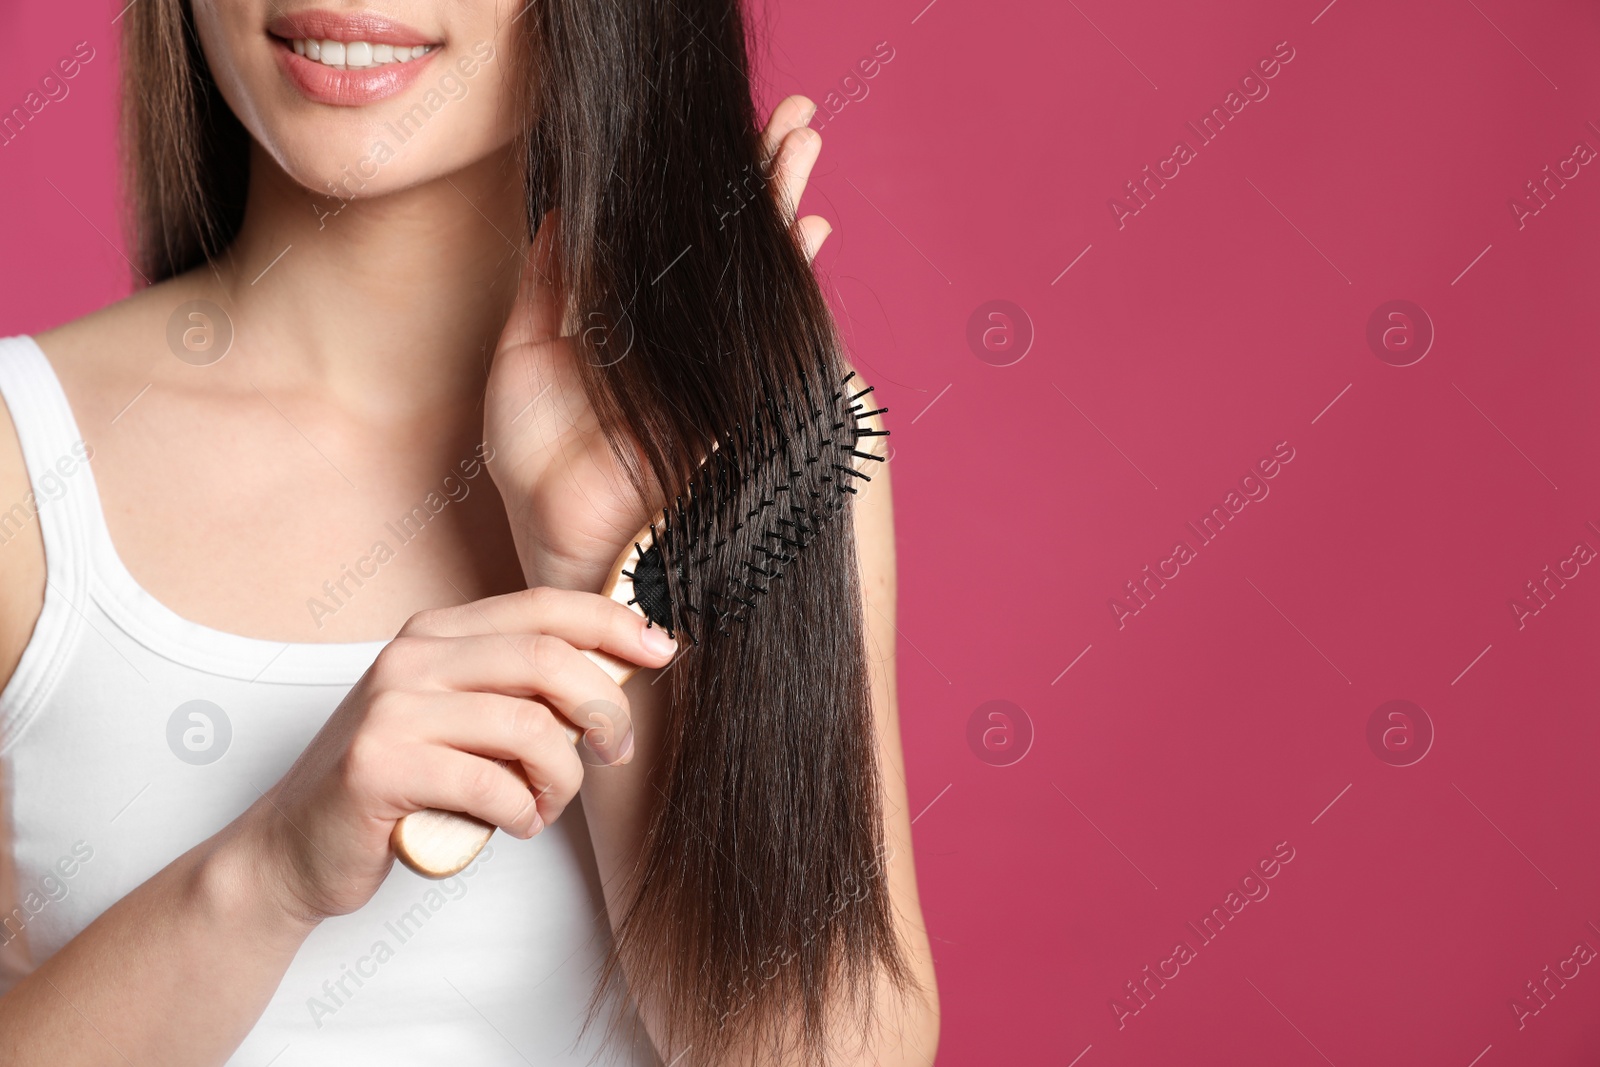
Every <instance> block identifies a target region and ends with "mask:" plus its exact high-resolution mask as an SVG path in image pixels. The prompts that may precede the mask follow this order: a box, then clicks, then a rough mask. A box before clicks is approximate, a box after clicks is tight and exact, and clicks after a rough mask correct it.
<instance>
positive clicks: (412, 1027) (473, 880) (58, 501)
mask: <svg viewBox="0 0 1600 1067" xmlns="http://www.w3.org/2000/svg"><path fill="white" fill-rule="evenodd" d="M0 398H3V400H4V402H5V403H6V405H7V406H8V407H9V409H10V412H11V417H12V420H13V421H14V422H15V424H16V428H17V434H18V436H19V437H20V439H21V442H22V452H23V456H24V459H25V460H26V463H27V467H28V472H29V478H30V480H31V483H32V487H33V492H32V494H31V495H30V497H29V498H27V499H25V500H21V501H9V500H7V501H0V552H3V551H5V545H6V543H7V542H9V541H10V540H11V539H13V538H14V537H15V536H16V534H17V531H18V529H19V524H25V523H30V522H37V523H39V525H40V529H41V532H42V535H43V539H44V548H45V560H46V567H47V575H48V579H49V584H48V586H47V587H46V591H45V598H44V610H43V612H42V614H41V615H40V617H39V621H38V624H37V625H36V626H35V628H34V631H33V636H32V638H31V639H30V640H29V642H28V646H27V648H26V650H25V651H24V652H23V655H22V660H21V663H20V664H19V666H18V668H17V671H16V674H15V675H14V676H13V677H12V678H11V680H10V682H9V683H8V684H7V685H6V687H5V689H4V690H3V691H0V993H4V992H5V991H6V990H8V989H10V988H11V987H12V986H13V985H15V984H16V983H17V981H18V980H19V979H20V978H21V977H22V976H23V975H25V974H27V973H28V972H29V971H31V970H32V969H33V968H34V967H37V966H38V965H39V963H40V962H41V961H43V960H45V959H47V958H49V956H50V955H51V954H52V953H54V952H55V951H57V950H58V949H60V948H61V947H62V946H63V945H65V944H66V943H67V942H68V941H70V940H71V939H72V938H73V937H75V936H76V935H77V934H78V933H79V932H80V931H82V930H83V929H84V927H86V926H88V925H89V923H90V922H91V921H92V920H93V919H94V918H95V917H96V916H97V915H99V914H100V913H101V912H103V911H105V910H106V909H107V908H108V907H110V906H111V904H112V903H114V902H115V901H116V900H118V899H119V898H120V897H122V896H124V895H126V894H127V893H128V892H129V891H130V890H132V889H134V888H135V887H136V886H138V885H139V884H140V883H141V882H143V881H145V880H146V879H147V878H149V877H150V876H151V875H153V874H154V873H156V871H158V870H160V869H161V868H162V867H164V866H166V865H167V864H168V863H170V862H171V861H172V860H174V859H176V858H177V857H178V856H180V855H181V854H183V853H184V852H186V851H187V850H188V849H189V848H191V847H192V846H194V845H195V844H197V843H198V842H200V841H202V840H204V839H205V838H207V837H209V836H211V835H212V834H213V833H215V832H216V831H217V830H219V829H221V828H222V827H223V826H224V825H226V824H227V823H228V822H230V821H231V820H232V819H234V818H235V817H236V816H238V815H239V814H240V813H241V812H243V811H244V810H245V809H246V808H247V807H249V806H250V805H251V804H252V803H254V802H255V801H256V800H257V799H258V797H259V796H260V794H259V793H258V790H264V789H266V788H268V787H269V786H270V785H272V783H274V782H276V781H277V780H278V779H279V778H280V777H281V776H282V775H283V773H284V772H285V771H286V770H287V769H288V768H289V765H290V764H291V763H293V762H294V760H295V758H296V756H298V755H299V753H300V752H301V750H302V749H303V748H304V747H305V746H306V744H307V743H309V742H310V740H311V738H312V736H313V735H314V734H315V733H316V732H317V730H318V728H319V727H321V725H322V723H323V721H324V720H325V719H326V718H327V717H328V715H329V714H330V713H331V712H332V711H333V709H334V708H335V707H336V706H337V705H338V703H339V701H340V700H341V699H342V698H343V697H344V694H345V692H346V691H347V690H348V689H349V688H350V686H351V685H352V684H354V683H355V681H356V680H357V679H358V678H360V676H361V675H362V673H363V672H364V671H365V670H366V669H367V667H368V666H370V665H371V663H372V660H373V658H374V657H375V656H376V655H377V653H378V650H379V649H381V648H382V647H383V644H384V643H383V642H381V641H372V642H359V643H346V644H315V643H312V644H282V643H279V642H276V641H262V640H257V639H255V638H249V637H241V636H239V635H237V634H230V633H223V632H221V631H219V630H213V629H210V628H209V627H206V626H201V625H198V624H196V623H193V622H190V621H188V620H186V619H183V618H180V617H179V616H177V615H175V614H174V613H173V612H172V611H170V610H168V609H167V608H166V607H165V606H163V605H162V604H161V603H159V602H158V601H156V600H155V599H154V598H153V597H152V596H151V595H150V594H149V593H147V592H145V590H144V589H142V588H141V587H140V586H139V584H138V583H137V582H136V581H134V579H133V576H132V575H131V574H129V573H128V570H127V568H126V567H124V566H123V564H122V560H121V559H120V558H119V557H118V556H117V551H116V548H115V547H114V546H113V545H112V543H111V538H110V536H109V534H108V532H107V530H106V524H105V519H104V517H103V515H102V513H101V509H100V499H99V495H98V493H97V491H96V489H95V480H94V473H93V471H92V470H91V460H92V455H93V452H92V448H93V442H92V441H89V442H87V443H86V442H85V441H84V440H83V438H82V436H81V435H80V433H79V431H78V428H77V425H76V422H75V420H74V419H73V417H72V410H71V408H70V407H69V405H68V403H67V399H66V395H65V394H64V393H63V392H62V389H61V386H60V383H59V382H58V381H57V379H56V376H55V372H54V370H53V369H52V368H51V366H50V363H49V361H48V360H47V359H46V358H45V356H44V353H43V352H41V351H40V350H39V347H38V345H36V344H35V343H34V342H33V340H32V339H31V338H28V337H14V338H6V339H0ZM218 592H219V595H222V596H225V595H226V593H225V592H224V591H221V590H219V591H218ZM609 938H610V929H609V925H608V924H607V922H606V917H605V902H604V900H603V898H602V896H601V892H600V882H599V875H598V872H597V870H596V867H595V861H594V854H593V851H592V849H591V847H590V843H589V836H588V831H587V829H586V827H585V825H584V822H583V815H582V810H581V808H580V807H579V805H578V804H576V803H574V804H573V805H572V806H571V807H569V808H568V809H567V811H566V813H565V815H564V816H563V817H562V818H561V819H560V820H559V821H558V822H557V823H556V824H555V825H554V826H552V827H551V828H550V829H548V830H546V831H545V832H543V833H541V834H540V835H538V836H537V837H535V838H534V839H533V840H531V841H517V840H514V839H512V838H509V837H506V836H505V835H503V834H502V835H497V836H496V837H495V838H494V840H493V842H492V843H491V845H490V847H489V848H488V849H485V850H484V852H483V854H482V855H481V856H480V857H479V859H478V860H477V861H476V862H475V863H474V864H473V865H472V866H471V867H469V868H467V870H466V871H464V872H462V873H461V874H460V875H457V876H456V877H454V878H450V879H446V880H444V881H442V882H433V881H429V880H427V879H424V878H421V877H418V876H417V875H415V874H412V873H411V872H410V871H409V870H407V869H406V868H404V867H402V866H400V865H398V864H397V865H396V866H395V868H394V870H393V871H392V872H391V873H390V875H389V877H388V879H387V880H385V882H384V883H383V886H382V887H381V888H380V889H379V890H378V893H377V895H376V896H374V897H373V898H372V900H371V902H369V903H368V904H367V905H366V906H365V907H364V908H362V909H361V910H360V911H358V912H356V913H355V914H353V915H347V916H342V917H340V918H335V919H329V920H327V921H326V922H324V923H322V925H321V926H319V927H318V928H317V929H316V930H315V931H313V933H312V934H311V936H310V937H309V938H308V939H307V940H306V942H305V945H304V946H303V947H302V948H301V950H300V952H299V954H298V955H297V956H296V957H295V959H294V962H293V963H292V964H291V965H290V967H289V970H288V972H287V973H286V974H285V975H284V978H283V982H282V984H281V985H280V986H279V987H278V991H277V993H276V995H274V997H273V998H272V1002H271V1004H270V1005H269V1006H268V1008H267V1010H266V1012H265V1013H264V1014H263V1015H262V1017H261V1019H260V1021H259V1022H258V1023H257V1025H256V1027H255V1028H254V1030H252V1031H251V1033H250V1035H249V1037H248V1038H246V1039H245V1042H244V1044H243V1045H242V1046H241V1047H240V1048H239V1050H238V1052H237V1054H236V1055H234V1056H233V1057H232V1058H231V1059H230V1060H228V1063H229V1064H237V1065H248V1067H262V1065H264V1064H267V1063H268V1062H269V1061H270V1062H271V1063H272V1065H273V1067H296V1065H302V1064H305V1065H311V1064H339V1065H341V1067H362V1065H367V1064H371V1065H375V1067H378V1065H381V1067H392V1065H396V1064H456V1063H464V1064H472V1065H474V1067H500V1065H505V1067H513V1065H515V1067H526V1065H528V1064H532V1065H534V1067H545V1065H547V1064H587V1063H591V1062H593V1063H607V1064H618V1063H620V1064H629V1065H640V1064H658V1063H659V1060H658V1059H657V1057H656V1055H655V1053H654V1051H653V1049H651V1048H650V1046H649V1044H648V1042H647V1041H646V1040H645V1039H644V1037H643V1036H642V1031H641V1029H640V1028H639V1027H637V1026H635V1025H632V1024H633V1021H634V1018H635V1017H634V1015H633V1012H632V1008H631V1006H629V1005H627V1004H621V1005H618V1006H617V1007H618V1010H619V1011H621V1012H622V1014H623V1017H624V1018H623V1022H624V1030H623V1032H624V1033H627V1034H631V1035H634V1036H633V1037H632V1038H631V1039H630V1040H629V1041H628V1042H626V1043H625V1044H626V1047H614V1048H605V1049H604V1054H603V1055H600V1056H599V1058H595V1057H596V1055H597V1053H601V1052H602V1044H601V1041H600V1034H601V1032H603V1025H598V1024H597V1025H596V1026H595V1027H593V1028H592V1029H591V1031H590V1032H589V1033H587V1034H582V1035H580V1030H581V1025H582V1020H583V1017H584V1009H585V1007H586V1006H587V1002H588V997H589V996H590V993H591V990H592V988H593V982H594V977H595V973H596V970H597V964H598V963H599V962H600V961H601V959H602V955H603V952H604V950H605V949H606V947H607V945H608V943H609ZM149 1007H150V1010H152V1011H178V1012H184V1013H191V1012H196V1011H203V1010H204V1005H203V1004H189V1005H149Z"/></svg>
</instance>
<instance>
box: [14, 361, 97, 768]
mask: <svg viewBox="0 0 1600 1067" xmlns="http://www.w3.org/2000/svg"><path fill="white" fill-rule="evenodd" d="M0 401H3V402H4V403H5V405H6V409H7V410H8V411H9V412H10V414H11V424H12V425H13V426H14V427H15V428H16V434H17V440H18V441H19V443H20V444H21V446H22V461H23V465H24V466H26V467H27V470H28V483H29V487H30V489H29V492H28V493H27V495H25V496H24V497H23V498H22V499H20V500H0V552H3V551H5V546H6V545H7V544H9V543H10V542H11V541H12V540H13V539H15V538H16V537H17V536H18V535H20V534H21V533H22V532H23V530H25V529H26V528H27V527H28V526H29V525H30V524H32V523H35V522H37V523H38V524H39V532H40V535H41V538H42V540H43V541H44V556H45V577H46V580H47V583H48V584H47V585H46V587H45V593H44V607H43V609H42V610H41V612H40V613H39V618H38V620H37V621H36V622H35V623H34V626H33V636H32V637H31V638H30V639H29V641H28V644H27V647H26V648H25V649H24V650H23V653H22V659H21V661H20V662H19V663H18V664H17V668H16V670H15V671H14V672H13V673H12V675H11V678H10V680H9V681H8V682H6V685H5V688H4V689H3V690H0V757H3V756H4V754H5V753H6V751H7V750H8V749H10V748H11V746H12V745H13V744H14V743H15V742H16V740H17V739H18V737H19V736H20V735H21V734H22V732H23V731H24V730H25V729H26V727H27V725H28V723H29V722H30V721H31V720H32V718H33V716H34V715H35V713H36V712H37V711H38V710H39V708H40V707H41V705H42V703H43V702H44V701H45V700H46V698H47V697H48V695H49V693H50V692H51V691H52V690H53V689H54V688H55V686H56V684H57V683H58V682H59V681H60V679H61V677H62V672H63V671H64V670H65V669H66V665H67V662H68V660H69V658H70V657H69V656H67V655H66V654H65V650H66V649H68V648H70V647H71V646H72V645H73V643H74V642H75V641H76V639H77V635H78V633H79V631H80V629H81V628H82V626H83V625H84V622H83V620H84V611H85V609H86V608H87V607H88V604H89V592H90V582H91V573H92V557H93V547H92V542H91V536H92V534H93V532H94V530H95V529H96V526H95V524H97V523H98V524H103V523H104V519H103V518H102V516H101V512H100V499H99V497H98V496H97V495H96V490H95V484H94V476H93V475H92V474H91V473H90V472H89V470H88V465H89V462H90V459H91V457H92V456H93V455H94V451H93V449H92V448H91V447H90V446H89V444H88V443H87V442H86V441H84V440H83V437H82V435H81V434H79V432H78V424H77V421H76V420H75V419H74V418H73V417H72V408H71V406H70V405H69V404H68V403H67V396H66V393H64V392H63V391H62V389H61V383H60V381H58V380H57V378H56V373H55V369H54V368H52V367H51V366H50V361H49V360H48V359H46V358H45V354H44V352H42V351H41V350H40V349H39V346H38V345H37V344H35V343H34V341H33V338H31V337H6V338H0Z"/></svg>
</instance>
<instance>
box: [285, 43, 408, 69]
mask: <svg viewBox="0 0 1600 1067" xmlns="http://www.w3.org/2000/svg"><path fill="white" fill-rule="evenodd" d="M289 43H290V47H292V48H293V49H294V53H295V55H297V56H305V57H306V58H307V59H310V60H314V61H316V62H318V63H321V64H322V65H323V66H327V67H340V68H343V69H347V70H361V69H363V68H366V67H376V66H381V65H383V64H385V63H409V62H411V61H412V60H413V59H421V58H422V57H423V56H425V55H427V54H428V53H429V52H431V51H433V48H434V46H433V45H429V44H419V45H410V46H407V45H392V44H372V43H371V42H370V41H319V40H316V39H314V38H301V39H297V40H294V41H291V42H289Z"/></svg>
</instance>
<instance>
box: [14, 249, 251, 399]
mask: <svg viewBox="0 0 1600 1067" xmlns="http://www.w3.org/2000/svg"><path fill="white" fill-rule="evenodd" d="M208 280H209V279H208V278H203V277H202V276H201V272H200V271H193V272H190V273H189V274H186V275H183V276H181V277H178V278H172V279H169V280H167V281H164V282H161V283H159V284H157V285H152V286H150V287H148V288H145V289H140V290H138V291H137V292H135V293H133V294H132V295H131V296H128V297H126V298H124V299H122V300H119V301H117V302H116V303H114V304H109V305H107V306H106V307H103V308H101V309H100V310H98V311H94V312H91V313H90V314H88V315H85V316H83V317H82V318H80V319H74V320H73V321H71V322H68V323H65V324H63V325H61V326H57V327H55V328H54V329H51V330H46V331H44V332H43V333H40V334H37V335H35V337H34V340H35V341H37V342H38V344H39V347H40V348H41V349H43V350H44V353H45V355H46V356H48V357H49V359H50V364H51V366H52V367H54V368H55V372H56V375H57V376H58V377H59V378H60V379H61V382H62V385H63V387H64V388H65V389H66V390H67V395H68V396H69V397H71V399H72V403H73V406H74V409H75V413H76V414H77V416H78V422H79V423H80V425H84V426H89V425H96V424H101V423H103V422H107V421H109V420H110V419H111V418H112V417H113V416H114V415H116V413H117V411H118V410H119V409H120V408H121V406H122V405H123V404H125V403H127V401H128V398H129V397H130V396H132V393H130V392H128V389H129V387H130V386H132V387H133V389H134V390H135V391H137V390H138V389H140V388H143V386H144V384H145V383H147V382H149V381H150V374H151V372H152V371H155V370H157V369H158V368H160V367H161V364H162V363H163V362H165V361H169V360H174V359H175V353H174V352H173V351H172V350H171V346H170V344H169V327H171V326H172V325H173V320H174V317H175V316H176V317H177V319H178V320H179V322H178V327H179V328H178V330H177V335H178V336H179V337H182V335H183V328H184V326H185V324H187V322H188V319H187V316H186V314H185V311H186V308H188V307H189V306H190V305H194V304H196V303H197V302H201V301H206V302H207V303H208V304H209V306H210V308H215V309H216V312H217V313H220V314H221V315H223V316H224V317H226V312H225V311H222V309H221V308H220V307H218V306H217V304H216V303H215V301H216V300H217V299H218V298H219V294H218V292H217V291H216V287H215V285H208V284H206V282H207V281H208ZM208 297H209V300H207V298H208ZM102 415H103V416H104V419H101V416H102Z"/></svg>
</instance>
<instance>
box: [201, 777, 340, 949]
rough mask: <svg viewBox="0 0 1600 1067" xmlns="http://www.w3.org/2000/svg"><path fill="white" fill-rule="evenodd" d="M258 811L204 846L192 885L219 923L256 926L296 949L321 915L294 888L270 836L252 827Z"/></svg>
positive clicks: (262, 933)
mask: <svg viewBox="0 0 1600 1067" xmlns="http://www.w3.org/2000/svg"><path fill="white" fill-rule="evenodd" d="M253 812H254V809H251V811H250V812H247V813H246V814H245V815H244V817H243V818H241V819H239V820H238V821H236V822H234V823H232V824H230V825H229V826H228V827H227V828H226V829H225V830H223V831H222V832H221V833H220V834H218V835H216V836H215V837H213V838H212V839H211V840H210V841H208V842H206V844H205V845H204V846H202V848H201V849H200V850H199V854H198V858H197V865H196V867H195V870H194V876H193V877H192V879H191V880H190V890H191V892H192V893H193V894H194V896H195V898H196V904H197V905H198V906H199V907H200V908H201V909H202V910H203V912H204V913H205V914H208V915H210V916H212V917H213V918H214V919H215V921H217V922H218V923H221V924H225V925H226V926H227V928H229V929H232V930H236V931H251V932H253V933H255V934H257V935H259V936H260V938H261V939H262V940H264V941H266V942H267V943H269V944H273V945H278V946H282V947H285V948H287V949H288V950H289V951H290V952H291V953H292V952H293V951H294V950H295V949H297V948H298V947H299V946H300V943H301V942H303V941H304V940H305V939H306V937H307V936H309V935H310V933H311V931H312V930H314V929H316V927H317V925H318V924H319V923H320V922H321V920H322V916H320V915H316V914H314V913H313V912H312V910H311V909H309V908H308V907H306V906H305V903H304V902H303V901H302V900H301V899H300V897H299V896H298V895H297V894H295V893H294V892H293V891H292V890H291V889H290V881H289V879H288V878H286V877H285V876H284V872H283V864H282V861H281V860H280V859H279V858H278V857H276V855H275V854H274V852H273V850H272V849H271V847H270V845H269V844H268V843H267V841H266V840H265V839H264V838H263V837H261V836H260V835H257V834H254V833H252V832H250V825H251V823H252V822H253V821H254V819H253Z"/></svg>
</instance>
